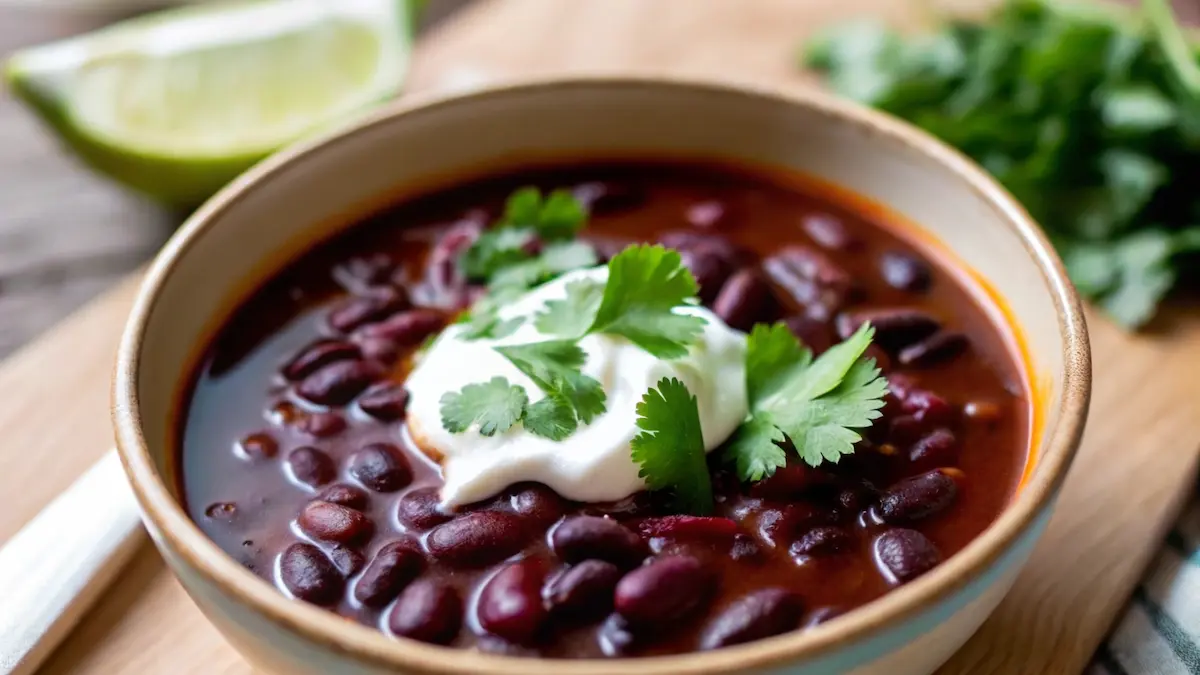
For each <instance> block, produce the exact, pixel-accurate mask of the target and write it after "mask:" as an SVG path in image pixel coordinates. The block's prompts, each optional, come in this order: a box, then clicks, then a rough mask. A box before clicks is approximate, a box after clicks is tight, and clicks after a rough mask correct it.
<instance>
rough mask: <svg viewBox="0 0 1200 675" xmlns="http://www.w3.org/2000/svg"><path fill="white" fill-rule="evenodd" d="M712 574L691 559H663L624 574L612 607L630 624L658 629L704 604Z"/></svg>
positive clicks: (677, 557)
mask: <svg viewBox="0 0 1200 675" xmlns="http://www.w3.org/2000/svg"><path fill="white" fill-rule="evenodd" d="M715 582H716V575H715V574H714V573H713V571H712V570H711V569H709V568H708V567H706V566H705V565H704V563H702V562H700V561H699V560H697V559H696V558H693V557H691V556H681V555H677V556H665V557H662V558H656V559H655V560H653V561H651V562H649V563H647V564H646V565H643V566H641V567H639V568H637V569H635V570H633V571H632V572H630V573H629V574H626V575H625V576H624V577H623V578H622V579H621V581H619V582H618V583H617V589H616V592H615V594H614V596H613V606H614V607H615V608H616V610H617V612H618V613H619V614H620V615H621V616H623V617H624V618H625V619H627V620H628V621H629V622H630V624H632V625H636V626H640V627H643V628H655V627H657V628H661V627H662V626H663V625H665V624H667V623H668V622H671V621H676V620H678V619H680V618H681V617H683V616H686V615H687V614H689V613H691V612H692V611H694V610H696V609H697V608H699V607H700V606H702V605H704V604H706V603H707V602H708V599H709V598H710V597H711V596H712V592H713V590H714V587H715Z"/></svg>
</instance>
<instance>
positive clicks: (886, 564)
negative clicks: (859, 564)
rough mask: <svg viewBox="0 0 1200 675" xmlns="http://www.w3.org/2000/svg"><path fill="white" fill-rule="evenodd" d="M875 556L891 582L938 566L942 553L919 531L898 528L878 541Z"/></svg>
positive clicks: (899, 582) (880, 536)
mask: <svg viewBox="0 0 1200 675" xmlns="http://www.w3.org/2000/svg"><path fill="white" fill-rule="evenodd" d="M875 558H876V560H878V561H879V565H880V568H881V569H882V570H883V573H884V576H885V577H887V578H888V581H890V582H892V583H893V584H903V583H907V582H909V581H912V580H913V579H916V578H917V577H919V576H921V575H922V574H924V573H926V572H928V571H929V570H931V569H933V568H934V567H935V566H937V564H938V563H940V562H941V561H942V554H941V553H940V552H938V550H937V547H936V546H934V545H933V542H931V541H929V539H928V538H927V537H926V536H925V535H923V534H921V533H920V532H917V531H916V530H908V529H903V528H896V529H892V530H888V531H887V532H884V533H883V534H881V535H879V537H878V538H877V539H876V540H875Z"/></svg>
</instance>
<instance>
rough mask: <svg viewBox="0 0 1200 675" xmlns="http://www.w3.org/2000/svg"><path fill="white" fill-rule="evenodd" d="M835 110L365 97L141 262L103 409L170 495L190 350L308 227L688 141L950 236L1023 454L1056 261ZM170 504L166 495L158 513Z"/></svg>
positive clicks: (935, 161)
mask: <svg viewBox="0 0 1200 675" xmlns="http://www.w3.org/2000/svg"><path fill="white" fill-rule="evenodd" d="M848 110H851V109H850V108H848V107H847V106H846V105H844V104H841V103H836V102H832V101H829V100H826V99H825V98H823V97H819V96H814V98H812V99H811V100H808V101H807V102H806V103H804V104H803V105H797V104H796V99H795V98H794V97H782V96H776V95H772V94H768V93H762V94H756V93H750V92H745V91H733V90H729V89H726V88H723V87H713V86H707V85H697V84H675V85H668V84H664V83H654V82H644V81H637V80H596V81H586V80H585V81H577V82H559V83H550V84H541V85H531V86H524V87H516V88H508V89H501V90H497V91H493V92H484V93H481V94H476V95H472V96H468V97H464V98H458V99H450V100H446V101H441V102H436V103H434V104H432V105H427V106H418V107H416V108H413V109H410V110H407V111H406V112H404V114H401V115H396V116H389V115H387V114H386V113H384V114H380V115H377V116H376V117H374V118H372V119H371V120H368V121H367V122H366V123H364V124H361V125H359V126H357V127H355V128H354V129H353V130H352V131H351V132H349V133H347V134H345V135H342V136H340V137H338V138H337V139H336V140H335V141H334V142H329V143H324V144H321V145H316V146H309V147H306V148H302V149H299V150H296V151H292V152H289V153H285V158H287V157H288V156H290V161H283V159H282V158H276V159H272V160H268V162H267V165H266V166H265V167H260V168H259V170H255V171H252V172H251V173H250V174H249V175H248V176H245V177H243V178H242V179H239V181H238V182H237V183H235V186H234V188H233V189H230V190H226V191H225V192H224V193H222V195H221V196H219V197H218V198H216V199H215V200H213V201H212V202H210V203H209V204H208V205H207V206H206V207H204V208H203V209H202V210H201V211H200V212H199V213H198V214H197V215H196V216H194V217H193V218H192V219H191V221H189V223H188V224H187V225H186V226H185V228H184V230H183V231H182V232H181V233H180V234H179V235H177V236H176V237H175V238H174V239H173V240H172V242H171V243H170V244H169V245H168V248H167V250H166V251H165V253H164V254H163V256H161V257H160V259H159V261H158V262H157V263H156V266H155V268H154V270H153V271H152V273H151V287H152V288H156V293H155V294H154V295H153V296H152V297H151V296H144V297H143V298H142V302H141V305H140V306H139V310H138V313H135V317H138V318H135V322H134V324H133V325H132V326H131V329H130V331H131V332H130V335H127V338H126V345H127V346H128V345H130V344H137V340H138V339H140V345H138V347H140V349H139V348H137V347H130V348H129V349H130V351H129V352H128V354H127V355H126V354H125V353H124V351H125V349H126V348H125V347H123V356H122V358H123V359H124V358H126V356H128V358H131V359H136V363H135V364H132V365H131V370H130V371H129V372H132V373H135V374H136V378H135V379H136V381H134V382H131V383H126V384H125V385H123V384H122V382H121V375H120V373H119V375H118V383H117V403H116V405H117V410H118V417H120V416H121V414H122V413H123V412H133V413H134V414H136V417H137V418H139V419H140V425H141V433H142V435H143V437H144V443H145V445H146V448H147V449H148V453H149V458H150V460H151V462H152V463H153V465H154V470H155V471H157V473H158V475H159V476H165V477H166V478H165V483H166V489H167V490H169V491H171V495H172V496H174V497H178V495H177V494H176V490H177V488H176V487H175V486H176V482H175V480H174V479H173V477H172V471H173V470H174V468H173V467H174V464H175V461H174V454H175V440H176V429H175V423H176V420H177V414H178V412H179V411H178V410H177V408H178V402H179V401H180V396H181V390H182V387H184V386H185V385H186V383H187V378H188V376H189V371H190V369H191V368H192V365H193V363H195V359H197V358H198V356H199V354H200V350H201V349H203V347H204V345H205V341H206V339H207V338H208V337H209V336H211V335H212V334H213V333H214V332H215V331H216V330H217V329H218V328H219V326H220V325H221V323H222V322H223V321H224V320H225V318H226V317H227V316H228V314H229V312H230V311H231V310H232V309H233V308H234V307H235V306H236V304H237V303H238V302H239V301H240V300H241V299H243V298H244V297H245V296H247V295H248V294H249V292H251V291H252V290H253V289H254V288H255V286H256V285H257V284H258V283H259V282H261V281H262V280H263V279H265V278H266V277H267V276H269V275H270V274H271V273H272V272H274V271H276V270H278V269H279V268H281V267H282V266H283V265H285V264H286V263H287V261H288V260H289V259H291V258H293V257H295V256H296V255H298V254H299V253H300V252H302V251H304V250H306V249H307V248H309V247H310V246H311V245H312V244H313V242H315V241H317V240H319V239H323V238H325V237H328V236H330V235H332V234H334V233H336V232H337V231H340V230H342V229H344V228H346V227H348V226H351V225H353V224H354V223H355V221H356V219H358V218H359V217H361V216H363V215H366V214H367V213H370V212H372V211H374V210H375V209H377V208H379V207H380V206H382V205H384V204H386V203H388V202H390V201H392V200H393V199H395V198H396V197H397V196H398V195H403V194H404V193H406V192H413V191H418V190H422V189H425V188H428V187H434V186H437V185H441V184H445V183H446V182H448V181H451V180H454V179H455V178H460V177H462V176H463V175H464V174H468V175H469V174H472V173H476V172H479V171H486V170H487V169H488V168H489V167H490V168H498V167H502V166H504V165H506V164H512V163H516V162H520V163H526V162H530V161H546V160H553V159H555V158H568V159H569V158H575V159H578V158H584V157H596V158H601V157H624V156H635V157H636V156H668V157H671V156H681V157H687V156H699V157H710V158H711V157H716V158H722V159H726V160H734V161H742V162H747V163H752V164H762V165H768V166H774V167H781V168H784V169H790V170H794V171H799V172H803V173H806V174H809V175H811V176H814V177H816V178H819V179H822V180H824V181H828V182H830V183H833V184H836V185H841V186H846V187H847V188H849V189H851V190H852V191H854V192H856V193H858V194H860V195H862V196H864V197H867V198H868V199H870V200H873V201H875V202H878V203H880V204H885V205H887V207H889V208H890V210H892V211H893V212H895V213H896V214H898V215H899V216H901V217H903V218H905V219H907V220H909V221H911V222H912V223H916V224H919V228H920V229H921V230H922V231H923V232H924V233H925V234H927V235H928V236H929V237H931V238H932V239H934V240H937V241H939V242H941V244H942V245H943V246H944V247H945V248H948V249H949V250H950V251H952V252H953V254H954V255H956V256H957V257H958V258H959V259H961V261H962V262H963V263H964V264H965V265H966V266H967V267H969V268H970V269H972V270H973V271H974V272H975V274H976V275H977V276H978V278H979V279H980V281H981V282H982V284H983V285H984V286H988V287H990V288H992V289H994V291H995V292H996V294H998V296H999V297H1000V298H1001V299H1002V304H1003V305H1005V306H1006V310H1007V312H1008V314H1009V315H1010V316H1011V317H1012V319H1013V320H1014V323H1015V325H1016V326H1017V327H1018V328H1017V332H1018V333H1019V335H1020V338H1021V340H1022V342H1023V344H1024V349H1025V350H1026V352H1027V353H1026V358H1027V363H1028V364H1029V366H1030V368H1031V373H1030V376H1031V379H1032V382H1031V385H1032V386H1033V389H1034V392H1035V396H1034V401H1035V411H1034V418H1035V420H1036V423H1035V434H1034V447H1033V449H1032V455H1033V456H1034V457H1041V456H1043V455H1044V454H1045V453H1046V447H1047V444H1048V443H1049V441H1050V440H1051V439H1052V438H1053V437H1054V436H1055V433H1054V431H1055V430H1056V429H1057V428H1058V427H1059V424H1060V422H1062V421H1063V416H1064V415H1072V416H1078V415H1081V414H1082V413H1081V412H1080V411H1078V410H1066V411H1065V412H1064V407H1063V406H1061V405H1059V402H1060V401H1061V400H1063V399H1064V397H1065V396H1066V395H1067V393H1068V392H1067V389H1066V388H1067V386H1068V384H1070V381H1071V376H1070V374H1069V373H1070V370H1071V368H1072V367H1077V366H1078V363H1075V364H1072V363H1071V357H1070V354H1071V349H1068V348H1067V346H1068V345H1072V344H1074V345H1075V347H1074V349H1080V348H1081V349H1083V350H1084V352H1085V351H1086V344H1085V343H1084V344H1083V345H1082V346H1080V345H1079V344H1078V343H1079V342H1080V340H1084V341H1085V340H1086V338H1085V337H1084V336H1083V335H1082V326H1081V325H1080V324H1077V323H1072V322H1071V321H1064V320H1063V319H1062V316H1063V313H1064V312H1074V311H1076V309H1077V308H1075V307H1074V306H1073V302H1072V301H1071V295H1070V293H1069V291H1067V290H1066V289H1065V286H1064V285H1063V284H1064V282H1063V281H1062V279H1061V276H1060V275H1058V274H1055V273H1054V272H1052V270H1055V269H1057V262H1056V261H1055V259H1054V258H1053V255H1052V254H1051V253H1049V252H1048V250H1047V249H1046V247H1045V244H1044V242H1042V241H1040V240H1038V239H1036V238H1030V237H1023V236H1022V235H1021V234H1019V233H1018V228H1017V227H1016V226H1014V223H1019V222H1024V220H1025V216H1024V214H1023V212H1021V211H1020V209H1019V208H1018V207H1016V206H1015V205H1014V204H1012V202H1011V200H1008V199H1007V198H1005V197H1004V196H1003V194H1002V193H1000V192H998V191H997V190H996V189H995V187H994V185H993V184H991V183H990V181H988V180H987V179H986V178H984V177H983V175H982V173H981V172H980V171H979V170H978V169H976V168H974V167H973V165H971V164H969V163H968V162H967V161H966V160H964V159H962V158H961V157H959V156H958V155H957V154H955V153H953V152H952V151H949V150H947V149H945V148H943V147H942V146H940V145H938V144H937V143H935V142H932V141H930V140H928V139H925V138H924V137H922V136H920V135H917V134H912V133H911V132H910V131H909V130H907V129H906V128H903V127H901V126H900V125H898V124H897V123H894V122H891V121H889V120H887V119H885V118H883V117H880V116H876V115H871V114H864V113H861V112H852V113H847V111H848ZM250 183H253V189H241V188H244V187H246V186H247V185H249V184H250ZM139 314H140V317H139ZM139 322H140V326H139V325H138V324H139ZM139 328H140V329H139ZM131 336H132V337H131ZM1080 353H1083V352H1080ZM1079 377H1084V378H1085V377H1086V376H1080V375H1077V376H1076V383H1078V381H1079ZM126 394H128V395H126ZM133 396H136V401H137V403H136V406H134V405H133V404H132V400H133V398H132V397H133ZM1084 397H1085V398H1086V389H1085V390H1084ZM131 407H132V410H130V409H129V408H131ZM1069 407H1070V406H1068V408H1069ZM1075 407H1078V406H1075ZM1067 421H1072V420H1067ZM1068 426H1070V425H1068ZM1038 430H1042V431H1043V432H1041V433H1039V432H1038ZM1058 444H1059V445H1060V446H1062V447H1061V449H1060V450H1059V451H1058V453H1057V455H1058V457H1057V459H1056V460H1055V461H1051V462H1037V463H1035V465H1034V466H1033V469H1032V473H1031V477H1030V478H1029V482H1038V481H1039V480H1040V481H1043V482H1045V481H1049V482H1048V483H1047V485H1048V486H1049V485H1050V484H1051V483H1056V482H1057V480H1058V478H1060V477H1061V473H1062V471H1063V470H1064V468H1065V461H1066V459H1067V458H1068V456H1069V454H1070V450H1069V449H1068V447H1067V446H1070V445H1071V442H1070V441H1063V440H1062V439H1059V440H1058ZM136 473H137V472H136V471H135V476H136ZM184 517H185V516H184V515H183V513H182V511H181V510H179V511H178V512H177V513H172V516H171V518H172V520H177V519H182V518H184ZM187 536H188V537H195V536H200V534H199V531H198V530H194V529H193V531H192V532H190V533H189V534H188V535H187ZM213 549H214V550H215V546H214V547H213ZM940 571H941V570H940V569H939V570H936V571H935V573H934V574H931V575H930V576H937V572H940ZM247 574H248V573H247Z"/></svg>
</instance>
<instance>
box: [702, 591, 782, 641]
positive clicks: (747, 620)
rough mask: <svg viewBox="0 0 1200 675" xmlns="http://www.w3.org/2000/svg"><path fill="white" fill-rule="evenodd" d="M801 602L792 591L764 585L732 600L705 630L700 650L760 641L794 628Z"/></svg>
mask: <svg viewBox="0 0 1200 675" xmlns="http://www.w3.org/2000/svg"><path fill="white" fill-rule="evenodd" d="M803 611H804V603H803V602H802V601H801V600H800V596H799V595H797V594H796V593H795V592H793V591H789V590H787V589H783V588H774V587H772V588H763V589H760V590H757V591H753V592H751V593H748V594H746V595H744V596H742V597H741V598H738V599H737V600H735V601H733V602H732V603H731V604H730V605H729V606H728V607H726V608H725V609H724V610H723V611H722V612H721V613H720V614H719V615H718V616H717V618H716V620H714V621H713V622H712V623H711V624H709V626H708V628H706V629H705V631H704V634H703V636H702V637H701V638H700V648H701V649H717V648H720V647H728V646H730V645H739V644H744V643H746V642H750V641H752V640H760V639H762V638H765V637H771V636H772V635H779V634H780V633H786V632H787V631H789V630H792V629H794V628H796V626H797V625H798V624H799V623H800V616H801V614H802V613H803Z"/></svg>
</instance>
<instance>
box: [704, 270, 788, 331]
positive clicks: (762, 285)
mask: <svg viewBox="0 0 1200 675" xmlns="http://www.w3.org/2000/svg"><path fill="white" fill-rule="evenodd" d="M773 302H774V300H773V298H772V296H771V287H770V286H769V285H768V284H767V282H766V281H765V280H764V279H763V278H762V275H760V274H759V273H758V270H755V269H753V268H745V269H742V270H741V271H739V272H737V273H736V274H734V275H733V276H731V277H729V280H728V281H726V282H725V285H724V286H722V287H721V292H720V293H718V294H717V298H716V300H714V301H713V313H714V314H716V315H717V316H719V317H721V320H722V321H724V322H725V323H726V324H728V325H729V326H730V327H732V328H736V329H738V330H742V331H745V330H749V329H750V327H751V326H753V325H754V323H755V322H757V321H761V320H762V318H763V315H764V314H765V313H766V312H767V311H768V310H769V309H770V308H771V305H772V303H773Z"/></svg>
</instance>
